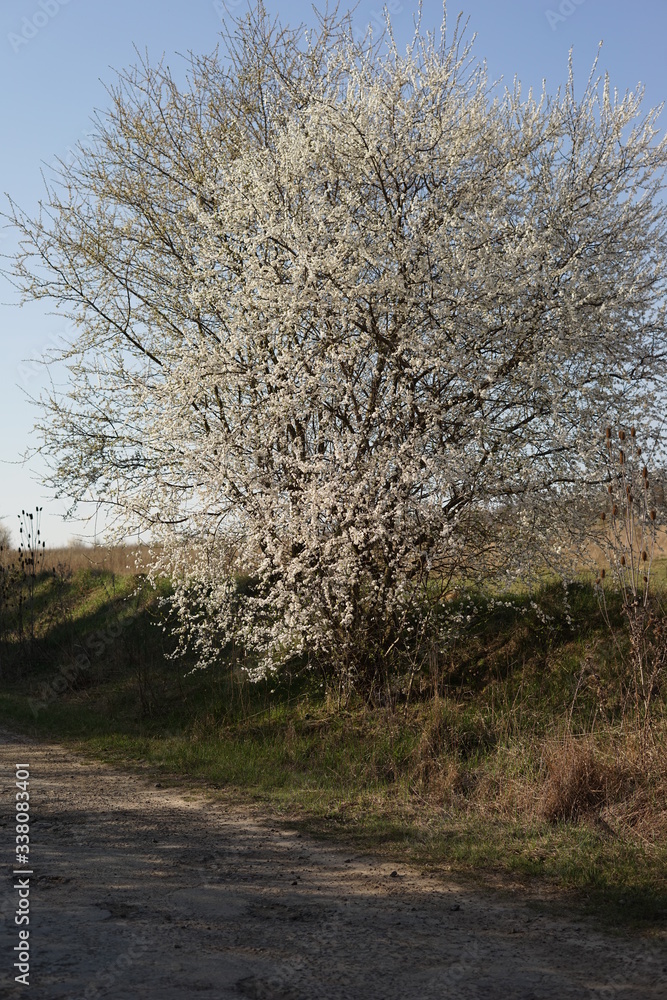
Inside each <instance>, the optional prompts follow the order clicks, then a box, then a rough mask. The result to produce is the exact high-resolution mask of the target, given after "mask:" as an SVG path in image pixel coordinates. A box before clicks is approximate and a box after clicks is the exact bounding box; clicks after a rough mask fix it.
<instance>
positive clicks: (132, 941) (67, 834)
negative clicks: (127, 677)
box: [0, 733, 667, 1000]
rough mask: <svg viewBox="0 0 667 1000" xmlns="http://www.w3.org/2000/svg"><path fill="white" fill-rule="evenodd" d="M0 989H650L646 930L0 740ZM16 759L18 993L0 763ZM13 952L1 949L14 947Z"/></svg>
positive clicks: (653, 975) (437, 997)
mask: <svg viewBox="0 0 667 1000" xmlns="http://www.w3.org/2000/svg"><path fill="white" fill-rule="evenodd" d="M0 758H1V760H0V767H1V773H2V788H3V790H4V791H3V798H4V803H5V808H4V809H3V810H2V815H1V816H0V843H1V844H2V845H3V849H2V857H3V866H4V873H3V876H2V877H3V880H4V887H3V893H2V899H1V900H0V963H1V965H0V982H1V983H2V986H1V987H0V995H2V996H3V997H5V998H7V1000H13V998H15V997H19V996H20V997H25V996H27V995H30V996H33V997H35V998H36V1000H65V998H66V1000H97V998H102V997H109V998H113V1000H129V998H139V997H141V998H142V1000H184V998H191V997H192V998H202V1000H205V998H211V1000H213V998H215V1000H227V998H229V1000H233V998H234V1000H240V998H249V997H250V998H257V1000H260V998H261V1000H315V998H317V1000H344V998H346V1000H347V998H349V1000H360V998H363V1000H394V998H397V1000H398V998H401V1000H412V998H415V1000H445V998H456V1000H473V998H475V1000H477V998H479V1000H482V998H484V1000H550V998H554V1000H555V998H558V1000H567V998H576V1000H582V998H587V997H591V998H593V997H595V998H600V1000H602V998H614V1000H626V998H627V1000H630V998H632V1000H654V998H655V1000H658V998H660V1000H665V998H667V949H666V948H665V939H664V938H660V937H657V938H656V937H653V938H651V939H648V938H644V937H640V936H623V937H621V936H618V935H612V934H606V933H603V932H601V931H600V930H599V929H596V927H595V926H594V925H593V924H592V923H588V922H587V921H586V920H582V919H581V918H580V917H579V918H575V917H571V918H568V916H567V915H564V914H563V913H561V912H558V911H555V910H553V908H551V907H550V906H549V905H547V904H546V903H542V904H538V903H536V902H535V900H532V901H531V900H527V899H526V898H525V897H523V896H521V895H520V893H518V892H517V893H515V895H514V896H511V894H509V893H504V894H500V893H491V892H482V891H480V890H475V889H472V888H471V887H470V886H467V885H465V884H462V883H457V882H455V881H451V880H449V879H448V877H447V874H446V873H444V872H441V873H438V872H429V873H424V872H421V871H419V870H417V869H412V868H410V867H407V866H401V867H399V868H395V866H393V865H392V864H391V863H388V862H385V861H384V860H383V859H380V858H374V857H372V856H361V855H357V854H351V853H350V849H349V848H345V847H339V846H337V845H332V844H330V843H329V844H323V843H322V842H321V841H319V840H314V839H311V838H309V837H308V836H306V835H305V834H304V835H301V834H300V833H299V832H298V831H297V830H295V829H293V828H292V827H291V826H290V825H289V824H287V823H285V824H280V823H279V822H277V821H276V819H275V817H269V816H267V815H263V814H262V811H261V809H260V808H259V807H258V806H257V805H256V804H255V805H247V804H243V803H240V802H238V801H234V800H232V799H230V800H229V801H225V800H221V799H220V798H215V799H214V798H212V797H211V796H209V795H207V794H206V793H205V792H203V791H200V790H192V789H190V790H189V789H188V788H187V787H183V786H182V785H181V786H180V787H175V788H172V787H169V788H167V787H162V785H161V783H160V782H156V781H155V778H152V779H148V778H144V777H142V776H141V775H137V774H128V773H124V772H123V771H122V770H119V769H117V768H114V767H110V766H107V765H105V764H101V763H99V762H97V761H91V760H89V759H87V758H84V757H79V756H76V755H75V754H73V753H72V752H71V751H70V750H68V749H66V748H64V747H61V746H58V745H55V744H51V743H43V742H36V741H34V740H31V739H27V738H26V739H24V738H19V737H16V736H13V735H10V734H8V733H0ZM16 764H28V765H29V767H30V807H31V829H30V846H31V854H30V861H31V864H30V869H29V870H31V871H32V872H33V874H32V875H31V876H30V877H29V879H30V925H29V931H30V938H29V941H30V954H31V961H30V986H29V987H28V988H26V987H25V986H22V985H19V984H17V983H15V982H14V975H15V974H16V972H15V970H13V968H12V966H13V962H14V961H15V955H16V953H15V951H14V950H13V949H14V947H15V945H17V944H18V931H19V927H18V926H17V925H16V924H15V922H14V913H15V910H16V906H17V896H18V891H17V889H15V888H14V885H15V884H16V881H17V877H16V876H14V875H13V874H12V871H13V865H14V855H13V850H14V836H15V831H14V829H13V821H14V817H13V813H14V791H15V789H14V787H13V781H14V774H15V772H14V767H15V765H16ZM13 956H14V957H13Z"/></svg>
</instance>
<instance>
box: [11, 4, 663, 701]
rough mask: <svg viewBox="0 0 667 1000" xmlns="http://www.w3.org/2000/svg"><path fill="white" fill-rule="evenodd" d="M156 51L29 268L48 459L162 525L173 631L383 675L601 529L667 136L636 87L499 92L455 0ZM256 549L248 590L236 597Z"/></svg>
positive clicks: (87, 152)
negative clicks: (411, 17) (39, 313)
mask: <svg viewBox="0 0 667 1000" xmlns="http://www.w3.org/2000/svg"><path fill="white" fill-rule="evenodd" d="M224 40H225V42H226V61H222V60H221V59H220V58H219V57H218V56H217V55H215V56H211V57H203V58H193V59H192V63H191V66H190V75H189V84H188V86H187V87H178V86H177V84H176V83H175V81H174V78H173V76H172V74H171V73H170V71H169V70H168V69H167V68H166V67H165V66H163V65H158V66H156V67H155V66H151V65H149V64H148V63H146V62H143V63H141V64H140V65H139V66H138V67H137V68H135V69H134V70H132V71H130V72H128V73H125V74H122V75H121V76H120V77H119V79H118V82H117V84H116V86H115V87H112V88H111V89H110V92H109V93H110V96H111V102H110V108H109V110H108V112H106V113H105V114H104V115H100V116H99V117H98V119H97V124H96V137H95V139H94V140H93V141H92V142H91V143H90V144H89V145H88V146H87V147H86V148H82V149H81V150H80V153H79V155H78V157H77V158H76V160H75V162H74V163H70V164H63V165H62V169H61V172H60V176H59V177H58V178H57V179H56V181H55V182H54V183H53V184H52V185H51V186H50V187H49V191H48V199H47V200H46V202H45V204H44V206H43V210H42V214H41V215H40V216H39V217H38V218H30V217H28V216H27V215H26V214H24V213H23V212H21V211H20V209H19V208H18V207H16V206H14V205H12V218H13V221H14V222H15V224H16V225H17V226H18V227H19V228H20V229H21V231H22V234H23V240H24V242H23V247H22V250H21V253H20V254H19V255H18V256H17V258H16V261H15V276H16V280H17V281H18V283H19V284H20V285H21V287H22V289H23V291H24V294H25V296H26V297H28V298H30V297H33V298H38V297H47V298H50V299H52V300H55V301H56V303H58V305H59V306H60V307H61V308H63V309H64V310H65V311H66V313H67V314H68V315H70V316H71V317H72V318H73V319H74V320H75V321H76V323H77V328H78V334H77V337H76V338H75V339H74V340H73V341H72V343H71V345H69V347H68V348H67V349H66V350H65V351H64V352H63V354H62V356H61V361H65V362H66V363H67V364H68V366H69V381H68V385H67V387H66V388H65V390H64V391H63V392H61V393H56V392H55V391H54V392H53V393H52V394H51V395H49V396H48V397H47V398H45V399H43V400H42V404H43V407H44V414H45V419H44V420H43V422H42V430H43V434H44V442H45V445H44V446H45V449H46V450H47V452H48V453H49V454H50V455H51V456H53V482H54V483H55V485H56V487H57V488H58V489H59V490H60V492H61V493H63V494H65V495H67V496H70V497H72V498H73V499H74V500H83V499H86V498H90V497H92V498H94V499H96V500H98V501H100V502H103V503H106V504H113V505H115V507H116V508H117V510H118V511H119V513H120V515H121V517H122V520H123V522H124V523H125V524H128V523H134V524H141V525H142V526H143V527H147V526H150V527H151V529H152V533H153V537H154V539H155V542H156V546H155V560H156V563H155V572H160V571H164V572H168V573H169V574H170V576H171V577H172V579H173V581H174V586H175V594H174V603H175V605H176V607H177V608H178V610H179V613H180V622H181V625H180V627H181V631H182V636H183V639H184V641H186V642H187V641H190V642H191V643H192V644H194V646H195V648H196V649H197V650H198V652H199V655H200V659H201V663H202V664H203V663H206V662H208V661H210V659H211V658H212V657H214V656H215V655H216V651H217V650H218V649H219V648H220V645H221V644H223V643H224V642H226V641H227V640H229V639H231V638H234V639H236V640H238V641H241V642H243V644H244V645H245V646H246V647H247V648H251V649H252V650H254V651H255V652H256V653H257V657H258V658H257V660H256V663H257V671H256V674H257V676H259V675H262V674H263V673H264V672H266V671H267V670H271V669H277V668H278V667H279V665H280V664H281V663H283V662H285V660H286V659H287V658H289V657H292V656H295V655H300V656H307V657H308V658H309V661H310V663H311V664H314V665H318V666H320V667H321V668H323V669H324V671H325V673H326V675H327V676H328V677H336V678H338V679H339V680H340V679H343V680H344V681H345V684H346V685H348V686H354V685H356V686H357V687H364V688H366V689H369V688H371V687H373V686H374V685H375V686H377V685H378V684H385V683H386V682H387V679H388V678H389V677H390V676H391V675H392V674H393V673H395V672H396V671H402V670H405V669H408V667H409V666H410V667H411V668H412V669H414V668H415V666H419V663H420V662H421V660H422V659H424V658H425V657H427V656H428V655H429V653H432V651H433V649H434V648H435V649H437V647H438V643H439V642H440V637H441V635H442V632H443V629H444V628H446V624H447V619H448V615H447V607H448V595H449V594H451V592H452V590H453V588H454V587H455V586H456V585H457V583H459V582H460V581H461V580H464V579H467V580H469V579H471V578H472V577H479V576H485V577H486V578H489V577H491V576H493V577H494V578H498V577H499V576H502V575H511V574H513V573H516V572H519V571H521V570H523V569H525V568H526V567H527V566H530V565H532V564H534V562H535V560H536V559H537V558H538V557H542V558H546V559H549V558H551V559H553V558H554V553H555V552H556V551H557V549H558V546H561V547H567V545H568V544H571V543H573V542H575V541H576V539H577V537H578V533H579V532H580V531H581V530H582V528H583V527H585V526H586V525H587V524H589V523H590V517H589V515H590V509H591V508H590V505H591V502H592V493H591V484H593V483H595V482H596V479H597V478H598V472H597V469H598V467H599V455H600V446H601V433H602V431H601V428H603V426H604V425H605V424H606V423H607V422H608V421H612V422H613V421H614V420H615V419H616V418H617V417H618V415H619V414H621V413H622V414H624V415H625V414H628V413H631V414H632V415H633V419H634V420H635V421H636V422H637V424H638V425H640V424H643V425H645V426H650V424H651V421H652V420H653V419H654V417H655V413H654V409H655V407H656V400H657V398H658V395H659V392H660V391H661V386H662V381H663V378H664V374H665V368H664V361H665V349H664V348H665V344H664V334H665V304H664V303H665V277H666V271H665V261H666V260H667V256H666V254H665V250H666V227H665V221H666V217H665V207H664V205H663V203H662V202H661V200H660V190H661V185H662V175H663V170H664V166H665V162H666V160H667V143H666V142H665V140H664V139H660V138H659V137H658V136H657V126H656V119H657V112H656V111H649V112H648V113H647V114H642V113H641V111H640V104H641V97H642V95H641V93H640V92H638V93H627V94H625V95H624V96H622V97H620V96H618V95H617V94H615V93H614V92H613V91H612V90H611V88H610V85H609V82H608V80H607V79H602V80H598V79H596V78H595V75H594V74H592V75H591V78H590V79H589V81H588V84H587V86H586V88H585V90H584V92H583V94H582V96H581V98H580V99H577V97H576V95H575V88H574V83H573V79H572V74H571V72H570V78H569V82H568V84H567V87H566V88H564V90H563V91H562V92H559V93H558V94H556V95H554V96H549V95H548V94H547V93H546V92H545V93H542V94H541V95H539V96H536V95H534V94H532V93H529V94H528V95H524V94H523V93H522V91H521V88H520V86H519V84H518V83H517V84H515V85H514V87H513V88H512V89H509V90H500V89H493V88H491V87H490V86H489V82H488V80H487V77H486V74H485V71H484V68H483V67H482V66H480V65H479V64H477V63H475V61H474V59H473V56H472V52H471V47H470V45H469V44H468V43H466V42H465V41H464V39H463V38H462V33H461V32H460V30H459V24H458V23H457V25H456V27H455V29H454V31H453V32H450V31H449V30H448V28H447V25H446V18H445V19H443V25H442V30H441V32H440V33H439V34H438V35H433V34H430V33H425V32H423V31H422V30H421V28H420V27H419V26H418V27H417V29H416V32H415V36H414V39H413V42H412V44H411V45H410V47H409V48H408V49H407V51H406V52H405V54H402V53H400V52H399V51H398V49H397V47H396V46H395V44H394V43H393V40H392V34H391V29H390V26H389V28H388V32H387V35H386V36H385V38H384V39H382V40H381V41H380V42H379V43H376V44H375V43H372V41H371V40H370V39H368V38H367V39H366V40H365V41H364V42H359V41H357V40H355V35H354V32H353V30H352V26H351V22H350V20H349V18H343V19H342V20H340V19H337V18H335V17H329V16H324V15H321V16H320V18H319V23H318V25H317V27H316V29H315V30H314V31H313V32H311V33H305V34H304V33H303V32H301V31H292V30H287V29H283V28H281V27H280V25H279V24H276V23H271V22H270V21H269V19H268V17H267V15H266V13H265V11H264V9H263V8H262V6H261V5H260V6H259V7H258V8H257V9H256V10H254V11H251V12H250V13H249V14H248V15H247V16H246V17H245V19H242V20H238V21H234V20H232V21H231V22H230V28H229V30H228V31H227V33H226V34H225V36H224ZM241 573H246V574H250V575H251V576H252V578H253V579H252V585H251V586H250V587H247V588H245V589H244V591H243V593H242V594H241V593H240V592H239V587H238V585H237V580H238V576H239V574H241Z"/></svg>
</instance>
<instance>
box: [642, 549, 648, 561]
mask: <svg viewBox="0 0 667 1000" xmlns="http://www.w3.org/2000/svg"><path fill="white" fill-rule="evenodd" d="M647 559H648V552H647V551H646V549H644V551H643V552H642V562H646V560H647Z"/></svg>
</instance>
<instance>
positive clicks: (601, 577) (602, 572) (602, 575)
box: [600, 569, 604, 580]
mask: <svg viewBox="0 0 667 1000" xmlns="http://www.w3.org/2000/svg"><path fill="white" fill-rule="evenodd" d="M600 579H601V580H604V570H603V569H601V570H600Z"/></svg>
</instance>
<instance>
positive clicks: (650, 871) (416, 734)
mask: <svg viewBox="0 0 667 1000" xmlns="http://www.w3.org/2000/svg"><path fill="white" fill-rule="evenodd" d="M136 555H139V556H140V557H142V556H143V553H142V552H141V551H139V552H137V551H136V550H126V549H98V550H95V549H88V548H83V547H81V548H80V549H71V548H67V549H63V550H53V552H47V559H49V560H50V563H45V572H43V573H42V574H41V575H40V576H39V577H38V579H37V580H36V581H35V589H34V594H33V597H32V605H31V608H32V611H31V615H32V617H29V616H28V609H27V605H25V604H24V606H23V611H22V614H23V622H22V629H23V632H22V635H21V636H19V632H18V626H17V602H16V593H12V592H11V589H10V590H9V591H8V592H5V594H4V598H3V603H2V605H1V606H0V615H1V618H0V671H1V683H2V688H1V694H0V718H1V719H2V721H3V722H5V723H6V724H7V723H9V724H14V725H15V726H17V727H18V728H20V729H23V730H30V731H34V732H37V733H43V734H45V735H46V734H50V735H54V736H57V737H58V738H60V739H61V740H65V741H70V742H71V743H72V744H73V745H75V746H77V747H78V748H79V749H83V750H84V751H87V752H90V753H94V754H95V755H97V756H99V757H102V758H104V759H107V760H111V761H114V762H117V763H119V764H123V765H125V766H136V767H140V768H142V769H144V770H145V769H150V770H151V771H152V772H154V773H156V774H158V773H159V774H160V775H166V776H167V778H166V779H165V778H163V780H168V776H173V777H174V779H175V780H182V779H183V778H187V780H188V781H189V782H192V781H196V782H197V783H203V784H204V785H206V786H207V787H209V788H213V789H215V788H225V789H234V790H236V791H237V792H238V794H240V795H246V796H252V797H254V798H256V799H259V800H261V801H262V802H263V803H264V805H265V807H266V809H267V810H274V811H275V812H276V813H278V814H280V815H281V816H282V817H283V819H284V820H289V821H293V822H295V823H297V824H299V825H301V826H303V827H304V828H308V829H309V830H311V831H315V832H318V833H320V834H322V835H326V836H330V835H334V836H336V837H337V838H338V839H343V840H347V841H349V842H350V843H354V844H356V845H358V846H363V847H365V848H370V847H372V848H373V849H376V850H379V851H382V852H384V853H385V854H387V855H388V856H390V857H392V858H395V859H396V860H397V861H399V860H400V859H403V860H411V861H414V862H418V863H419V864H421V865H423V866H433V867H434V869H435V870H438V871H443V870H445V871H449V872H457V873H459V874H465V875H467V876H469V877H472V878H475V879H477V880H481V881H483V882H485V883H486V884H487V885H499V886H508V885H513V886H515V887H516V886H521V887H523V888H524V889H526V890H527V891H531V892H535V893H537V894H540V895H549V894H555V895H556V896H557V897H558V898H560V899H562V900H564V901H566V902H567V904H568V905H576V906H579V907H581V908H583V909H584V910H589V911H592V912H595V913H596V914H598V915H599V916H600V917H602V918H604V919H605V920H608V921H611V922H612V923H615V924H617V925H623V926H629V925H632V926H635V927H639V928H642V929H643V930H645V931H647V932H651V931H655V930H656V929H658V928H660V927H661V926H663V925H664V923H665V917H666V916H667V712H666V711H665V708H666V707H667V706H666V704H665V692H664V691H663V693H662V695H661V698H660V699H659V700H658V702H657V703H656V705H655V707H654V725H653V729H652V733H651V736H650V739H649V740H646V739H644V740H642V739H641V738H640V734H639V733H638V732H637V731H636V727H635V726H634V723H633V719H632V713H631V710H630V709H631V704H630V701H629V694H628V685H627V680H628V679H627V676H625V675H624V670H625V667H624V664H623V658H622V655H621V654H622V651H623V644H624V643H626V637H625V636H624V632H623V623H622V618H621V615H620V609H619V607H618V605H617V604H616V605H615V604H614V599H613V595H612V594H611V592H610V593H609V604H610V610H611V616H612V624H613V626H614V630H615V634H614V636H612V635H610V634H609V630H608V629H607V628H606V626H605V625H604V623H603V621H602V618H601V616H600V614H599V610H598V607H597V600H596V598H595V595H594V592H593V589H592V587H591V586H590V584H589V583H585V582H582V583H580V584H577V585H576V586H574V587H573V588H572V589H571V591H570V611H569V614H570V616H571V621H570V622H568V618H567V614H566V612H565V609H564V606H563V603H562V588H561V587H560V586H558V585H545V587H544V588H543V589H542V591H541V592H540V593H532V594H524V595H517V596H516V598H515V600H514V602H513V605H512V606H511V607H506V606H502V607H500V606H495V607H493V608H491V607H488V608H487V610H485V611H484V610H483V611H482V613H481V614H480V616H479V618H478V620H477V621H476V623H475V625H474V627H473V628H472V629H471V631H470V632H469V633H467V634H466V635H464V636H462V637H461V638H460V639H459V641H458V642H453V643H452V645H451V647H450V648H449V649H448V650H447V652H446V655H445V656H443V657H442V659H441V661H440V662H439V663H437V664H435V665H433V670H432V672H431V673H430V674H428V675H423V676H421V677H420V678H418V680H417V682H416V683H415V685H414V687H413V693H412V699H411V702H410V704H409V705H407V706H406V705H405V704H404V703H402V702H400V701H399V702H397V703H395V704H393V705H379V704H376V705H374V706H368V705H365V704H363V703H361V702H357V703H351V704H350V705H348V706H347V708H346V709H345V710H339V709H338V707H337V706H336V704H335V699H334V698H332V697H331V696H328V695H327V694H326V692H325V690H324V688H323V687H322V686H321V681H320V678H319V677H318V676H316V675H314V674H313V673H310V672H308V671H307V670H306V669H305V664H299V663H295V664H294V666H293V669H292V671H291V672H287V673H286V674H285V676H284V677H283V678H281V680H280V682H276V681H268V682H263V683H260V684H257V685H249V684H248V683H247V682H246V681H245V680H244V677H243V666H244V663H245V662H246V661H245V660H244V655H243V651H241V650H238V649H235V648H231V647H230V648H227V649H226V650H224V651H223V654H222V655H221V658H220V662H219V664H218V665H217V666H216V667H215V668H211V669H210V670H209V671H206V672H202V671H196V672H194V673H192V672H190V670H191V667H192V664H191V663H189V662H187V661H185V662H184V661H182V660H173V659H170V658H169V656H170V654H171V653H172V652H173V639H172V637H171V635H170V624H171V623H170V622H169V620H168V619H165V617H164V615H165V611H164V609H163V608H161V607H160V605H159V597H160V596H161V595H162V596H164V594H165V593H166V588H163V590H162V591H161V595H160V594H155V592H153V591H152V590H150V588H149V587H148V586H147V585H146V583H145V580H144V578H143V577H142V576H141V575H139V576H136V575H134V573H128V572H126V571H124V567H125V566H126V565H127V563H128V559H129V560H130V561H131V560H132V559H134V558H135V556H136ZM665 567H666V564H665V562H664V561H660V562H659V563H658V564H657V565H656V578H659V579H664V577H665ZM54 569H55V572H54ZM46 570H48V571H46ZM532 601H534V602H535V603H536V604H537V605H539V608H541V612H538V611H537V610H536V609H535V607H533V604H532V603H531V602H532ZM481 603H482V602H481V601H480V604H481Z"/></svg>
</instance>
